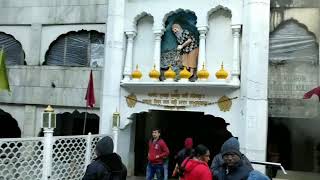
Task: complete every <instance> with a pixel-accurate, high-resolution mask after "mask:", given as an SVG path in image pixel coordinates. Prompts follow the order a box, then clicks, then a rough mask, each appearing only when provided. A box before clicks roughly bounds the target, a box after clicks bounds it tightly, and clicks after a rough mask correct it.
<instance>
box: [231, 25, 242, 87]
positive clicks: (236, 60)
mask: <svg viewBox="0 0 320 180" xmlns="http://www.w3.org/2000/svg"><path fill="white" fill-rule="evenodd" d="M231 27H232V36H233V57H232V71H231V81H232V84H236V85H239V84H240V79H239V78H240V31H241V25H232V26H231Z"/></svg>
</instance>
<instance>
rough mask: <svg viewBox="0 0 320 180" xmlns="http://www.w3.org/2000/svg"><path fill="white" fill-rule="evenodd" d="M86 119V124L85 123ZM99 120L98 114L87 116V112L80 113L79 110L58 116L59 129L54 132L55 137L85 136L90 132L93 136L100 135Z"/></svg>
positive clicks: (88, 114)
mask: <svg viewBox="0 0 320 180" xmlns="http://www.w3.org/2000/svg"><path fill="white" fill-rule="evenodd" d="M85 118H86V123H84V121H85ZM99 119H100V118H99V116H98V115H96V114H91V113H87V115H86V112H81V113H80V112H79V111H77V110H75V111H73V112H72V113H69V112H65V113H62V114H57V127H56V129H55V130H54V135H55V136H65V135H83V134H88V133H89V132H91V133H92V134H98V133H99ZM84 124H86V125H84ZM84 127H85V128H84ZM83 132H84V133H83Z"/></svg>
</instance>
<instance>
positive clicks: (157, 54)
mask: <svg viewBox="0 0 320 180" xmlns="http://www.w3.org/2000/svg"><path fill="white" fill-rule="evenodd" d="M153 33H154V36H155V43H154V51H153V53H154V54H153V60H154V65H155V69H156V70H157V71H159V72H160V56H161V36H162V35H163V29H157V30H154V31H153Z"/></svg>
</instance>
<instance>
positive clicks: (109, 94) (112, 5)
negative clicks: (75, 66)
mask: <svg viewBox="0 0 320 180" xmlns="http://www.w3.org/2000/svg"><path fill="white" fill-rule="evenodd" d="M108 2H109V3H108V17H107V23H106V26H107V28H106V29H107V31H106V32H108V33H106V34H107V36H105V37H106V39H105V53H104V56H105V58H104V67H103V76H102V86H101V87H102V91H101V96H102V97H101V106H100V117H101V118H100V124H99V128H100V130H99V132H100V133H101V134H112V114H113V112H114V111H115V110H116V109H118V110H119V109H120V81H121V80H122V70H123V69H122V68H123V57H124V21H125V0H109V1H108Z"/></svg>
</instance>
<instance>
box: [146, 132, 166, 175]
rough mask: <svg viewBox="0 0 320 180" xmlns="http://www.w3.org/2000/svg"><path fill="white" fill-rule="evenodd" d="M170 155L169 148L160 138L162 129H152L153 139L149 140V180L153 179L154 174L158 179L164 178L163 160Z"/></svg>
mask: <svg viewBox="0 0 320 180" xmlns="http://www.w3.org/2000/svg"><path fill="white" fill-rule="evenodd" d="M168 156H169V149H168V147H167V145H166V143H165V142H164V140H163V139H161V138H160V129H159V128H155V129H153V130H152V139H151V140H150V141H149V152H148V161H149V162H148V166H147V180H152V179H153V177H154V174H156V175H157V179H158V180H163V161H164V159H165V158H167V157H168Z"/></svg>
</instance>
